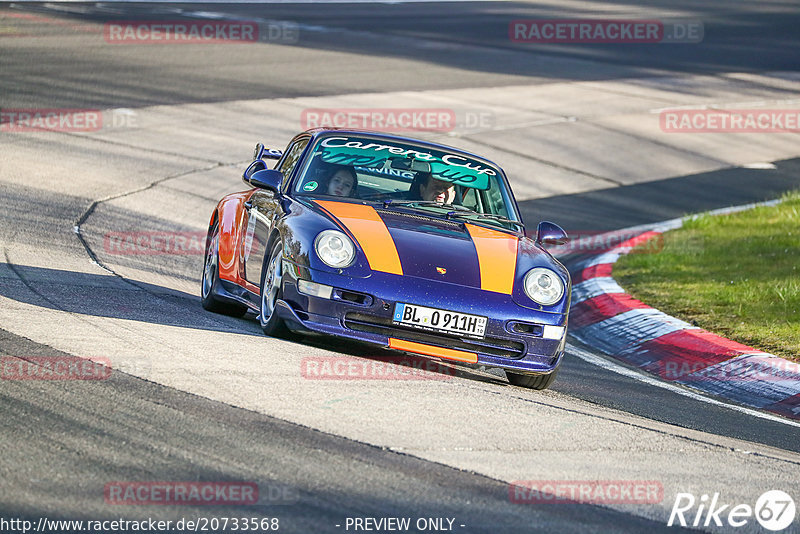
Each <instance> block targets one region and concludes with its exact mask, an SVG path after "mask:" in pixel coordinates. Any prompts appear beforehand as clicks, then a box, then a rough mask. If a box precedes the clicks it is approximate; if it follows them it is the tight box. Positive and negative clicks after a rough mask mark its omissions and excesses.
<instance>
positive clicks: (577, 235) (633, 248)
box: [529, 230, 664, 255]
mask: <svg viewBox="0 0 800 534" xmlns="http://www.w3.org/2000/svg"><path fill="white" fill-rule="evenodd" d="M568 234H569V242H568V243H565V244H563V245H548V246H547V250H549V251H550V253H551V254H556V255H566V254H605V253H606V252H609V251H610V250H613V249H616V248H617V247H620V246H623V245H625V246H626V247H628V248H630V250H629V251H628V250H626V252H629V253H630V254H658V253H659V252H661V251H662V250H664V236H663V235H662V234H660V233H659V234H655V235H652V236H649V238H648V239H637V238H638V237H639V236H641V235H642V232H641V231H635V230H634V231H631V230H618V231H612V232H609V231H603V230H570V231H569V232H568ZM529 237H531V238H533V239H535V238H536V234H535V232H534V233H532V234H530V235H529Z"/></svg>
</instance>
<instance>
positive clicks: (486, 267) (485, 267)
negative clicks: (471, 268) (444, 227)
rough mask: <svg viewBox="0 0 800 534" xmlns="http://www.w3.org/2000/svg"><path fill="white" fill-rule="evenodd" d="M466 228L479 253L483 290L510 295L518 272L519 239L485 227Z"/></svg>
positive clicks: (472, 225) (471, 226)
mask: <svg viewBox="0 0 800 534" xmlns="http://www.w3.org/2000/svg"><path fill="white" fill-rule="evenodd" d="M465 226H466V227H467V231H468V232H469V235H470V236H471V237H472V242H473V243H475V250H477V251H478V264H479V265H480V268H481V289H485V290H486V291H495V292H497V293H505V294H507V295H510V294H511V292H512V291H513V289H514V275H515V274H516V271H517V241H518V238H517V237H515V236H513V235H508V234H506V233H503V232H498V231H497V230H491V229H489V228H484V227H483V226H476V225H474V224H466V225H465Z"/></svg>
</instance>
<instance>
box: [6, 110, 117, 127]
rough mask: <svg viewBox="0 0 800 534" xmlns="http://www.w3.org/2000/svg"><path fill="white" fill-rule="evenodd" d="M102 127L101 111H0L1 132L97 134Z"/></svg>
mask: <svg viewBox="0 0 800 534" xmlns="http://www.w3.org/2000/svg"><path fill="white" fill-rule="evenodd" d="M102 127H103V112H102V111H100V110H99V109H65V108H2V109H0V132H7V133H17V132H41V131H51V132H96V131H98V130H100V129H101V128H102Z"/></svg>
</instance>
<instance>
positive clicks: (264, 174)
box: [250, 169, 283, 193]
mask: <svg viewBox="0 0 800 534" xmlns="http://www.w3.org/2000/svg"><path fill="white" fill-rule="evenodd" d="M282 182H283V173H281V171H276V170H275V169H262V170H260V171H256V172H254V173H253V174H252V175H251V176H250V185H252V186H254V187H258V188H261V189H266V190H268V191H273V192H275V193H277V192H278V191H280V189H281V183H282Z"/></svg>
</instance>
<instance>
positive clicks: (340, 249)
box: [314, 230, 356, 269]
mask: <svg viewBox="0 0 800 534" xmlns="http://www.w3.org/2000/svg"><path fill="white" fill-rule="evenodd" d="M314 250H316V251H317V256H319V259H321V260H322V261H323V262H325V264H326V265H329V266H331V267H333V268H334V269H342V268H344V267H347V266H348V265H350V264H351V263H353V260H354V259H355V257H356V248H355V247H354V246H353V242H352V241H350V238H349V237H347V236H346V235H344V234H343V233H342V232H340V231H338V230H324V231H322V232H320V233H319V235H318V236H317V238H316V239H315V240H314Z"/></svg>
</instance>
